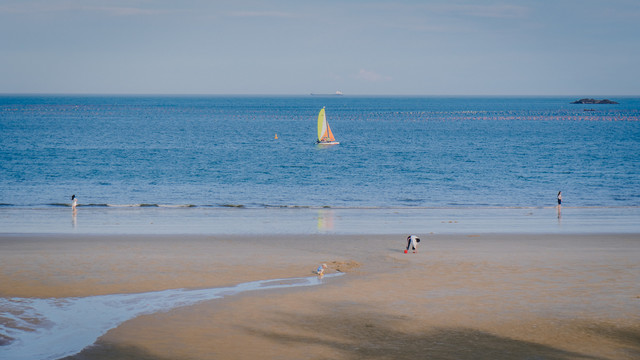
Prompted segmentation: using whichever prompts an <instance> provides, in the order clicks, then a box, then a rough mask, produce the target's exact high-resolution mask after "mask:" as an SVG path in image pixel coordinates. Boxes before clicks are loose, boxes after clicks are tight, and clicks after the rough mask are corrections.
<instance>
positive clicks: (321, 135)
mask: <svg viewBox="0 0 640 360" xmlns="http://www.w3.org/2000/svg"><path fill="white" fill-rule="evenodd" d="M335 141H336V139H335V138H334V137H333V132H331V127H329V123H328V122H327V116H326V115H325V112H324V107H323V108H322V110H320V113H319V114H318V142H335Z"/></svg>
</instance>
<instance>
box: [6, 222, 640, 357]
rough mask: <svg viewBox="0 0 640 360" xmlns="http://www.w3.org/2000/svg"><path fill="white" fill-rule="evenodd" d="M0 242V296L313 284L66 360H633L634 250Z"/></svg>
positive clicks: (637, 290) (261, 294)
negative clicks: (324, 268)
mask: <svg viewBox="0 0 640 360" xmlns="http://www.w3.org/2000/svg"><path fill="white" fill-rule="evenodd" d="M419 235H421V238H422V242H421V243H420V248H419V252H418V253H417V254H412V253H409V254H404V253H403V247H404V245H405V240H404V239H405V237H406V235H402V234H401V235H377V236H343V235H303V236H290V235H285V236H276V235H268V236H193V235H189V236H177V235H171V236H168V235H166V236H150V235H149V236H79V235H75V236H64V235H50V236H45V235H37V236H10V235H3V236H0V296H4V297H10V296H11V297H13V296H16V297H68V296H89V295H98V294H109V293H128V292H147V291H154V290H162V289H174V288H208V287H219V286H225V285H233V284H237V283H242V282H247V281H252V280H261V279H272V278H287V277H300V276H312V271H313V270H314V269H315V268H316V267H317V266H318V265H319V264H320V263H323V262H325V263H327V264H328V265H329V271H328V272H335V271H337V270H340V271H342V272H345V273H346V275H345V276H341V277H337V278H331V279H327V280H326V282H325V284H323V285H321V286H315V287H301V288H290V289H285V290H265V291H257V292H249V293H243V294H241V295H236V296H232V297H227V298H224V299H219V300H212V301H207V302H203V303H199V304H197V305H194V306H189V307H184V308H177V309H173V310H169V311H167V312H163V313H157V314H152V315H146V316H140V317H138V318H135V319H133V320H130V321H127V322H125V323H123V324H122V325H120V326H119V327H117V328H115V329H112V330H111V331H109V332H108V333H107V334H106V335H104V336H103V337H101V338H100V339H99V340H98V341H97V343H96V344H95V345H94V346H91V347H89V348H86V349H85V350H84V351H83V352H81V353H80V354H78V355H75V356H72V357H70V359H157V360H160V359H639V358H640V235H637V234H630V235H620V234H617V235H612V234H602V235H531V234H528V235H517V234H509V235H504V234H502V235H488V234H482V235H474V234H468V235H446V236H442V235H428V236H427V235H423V234H419Z"/></svg>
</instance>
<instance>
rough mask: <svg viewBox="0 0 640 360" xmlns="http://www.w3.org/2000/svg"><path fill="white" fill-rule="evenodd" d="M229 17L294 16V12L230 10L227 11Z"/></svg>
mask: <svg viewBox="0 0 640 360" xmlns="http://www.w3.org/2000/svg"><path fill="white" fill-rule="evenodd" d="M228 16H231V17H246V18H250V17H251V18H256V17H264V18H294V17H296V15H295V14H292V13H288V12H284V11H232V12H229V13H228Z"/></svg>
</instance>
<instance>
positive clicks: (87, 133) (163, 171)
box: [0, 96, 640, 232]
mask: <svg viewBox="0 0 640 360" xmlns="http://www.w3.org/2000/svg"><path fill="white" fill-rule="evenodd" d="M577 98H578V97H524V98H517V97H352V96H341V97H337V96H336V97H318V96H300V97H297V96H278V97H259V96H212V97H195V96H194V97H191V96H184V97H175V96H156V97H144V96H2V97H0V133H2V137H1V138H0V203H1V204H2V206H1V207H0V209H1V211H2V212H1V214H2V215H3V216H2V218H3V219H5V220H2V219H1V218H0V223H2V222H4V223H5V225H6V223H7V222H9V221H13V220H11V219H13V217H15V216H16V214H20V215H19V216H20V217H24V216H27V217H30V218H33V219H36V218H38V216H40V217H44V218H47V216H48V215H44V216H42V215H33V212H36V213H37V214H42V211H45V213H46V214H51V213H55V212H48V213H47V212H46V211H47V210H51V211H53V210H56V209H57V210H60V209H62V211H65V212H68V211H69V209H68V205H69V204H70V203H71V199H70V197H71V195H72V194H75V195H76V196H77V197H78V199H79V204H80V208H79V210H81V211H85V210H89V209H91V210H93V211H102V212H103V213H107V210H106V209H109V210H113V209H117V208H120V207H125V208H126V207H129V208H130V207H138V206H140V205H143V206H144V207H145V208H147V207H148V208H149V209H145V210H148V211H147V213H149V214H150V213H151V211H156V212H157V211H158V208H165V207H168V208H170V207H172V206H184V207H187V206H188V208H186V209H191V210H194V209H200V211H202V209H219V210H225V209H227V210H228V209H229V207H234V209H235V208H236V207H239V208H241V209H242V210H243V211H245V212H244V213H242V214H243V215H242V216H246V215H247V214H250V211H251V210H259V209H274V208H275V209H282V208H285V209H300V208H302V209H321V210H325V211H328V210H330V209H334V210H336V211H341V210H354V209H362V210H371V209H372V210H376V211H387V212H388V211H389V209H394V210H396V211H400V212H403V211H412V210H415V209H423V210H425V211H426V210H434V209H436V210H437V209H442V210H446V211H458V212H460V211H462V212H464V211H466V210H467V209H480V210H487V211H493V210H496V209H513V208H516V209H537V208H552V207H553V206H555V204H556V194H557V192H558V191H560V190H561V191H562V194H563V199H564V201H563V205H564V207H565V209H566V210H565V214H566V211H568V209H569V208H575V209H585V208H602V209H619V210H618V211H616V212H615V213H616V214H621V213H622V214H624V213H625V211H627V214H628V212H629V211H630V212H632V213H633V216H635V214H637V208H638V207H640V121H639V120H640V98H637V97H620V98H613V100H616V101H618V102H619V103H620V104H619V105H575V104H570V102H571V101H573V100H575V99H577ZM323 106H324V107H326V113H327V118H328V120H329V123H330V125H331V127H332V129H333V132H334V134H335V136H336V138H337V140H338V141H340V142H341V144H340V145H337V146H331V147H319V146H317V145H315V144H314V141H315V134H316V120H317V115H318V111H319V110H320V109H321V108H322V107H323ZM585 110H587V111H585ZM276 134H277V136H278V139H275V135H276ZM622 209H627V210H622ZM38 211H40V212H38ZM25 212H27V213H25ZM316 213H317V211H316ZM25 214H27V215H25ZM29 214H31V215H29ZM118 214H119V213H118ZM136 214H137V213H136ZM136 214H127V215H125V217H128V216H129V215H136ZM171 214H172V215H167V216H169V217H171V218H174V217H176V216H177V217H183V218H188V217H190V216H200V215H198V212H197V211H189V210H186V211H182V212H178V211H173V212H172V213H171ZM219 214H224V213H223V212H220V213H219ZM120 215H122V214H120ZM165 215H166V214H165ZM115 216H117V215H115ZM203 216H205V217H206V216H210V215H203ZM231 217H232V216H231ZM639 221H640V219H639ZM37 224H38V221H36V222H35V223H32V224H31V226H35V225H37ZM7 226H8V225H7ZM13 230H14V229H12V228H11V227H10V226H8V229H7V228H6V227H5V229H4V231H3V230H0V232H11V231H13Z"/></svg>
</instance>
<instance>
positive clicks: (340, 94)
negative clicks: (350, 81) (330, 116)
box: [311, 90, 344, 96]
mask: <svg viewBox="0 0 640 360" xmlns="http://www.w3.org/2000/svg"><path fill="white" fill-rule="evenodd" d="M342 95H344V94H343V93H342V91H340V90H338V91H336V92H335V93H333V94H314V93H311V96H342Z"/></svg>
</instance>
